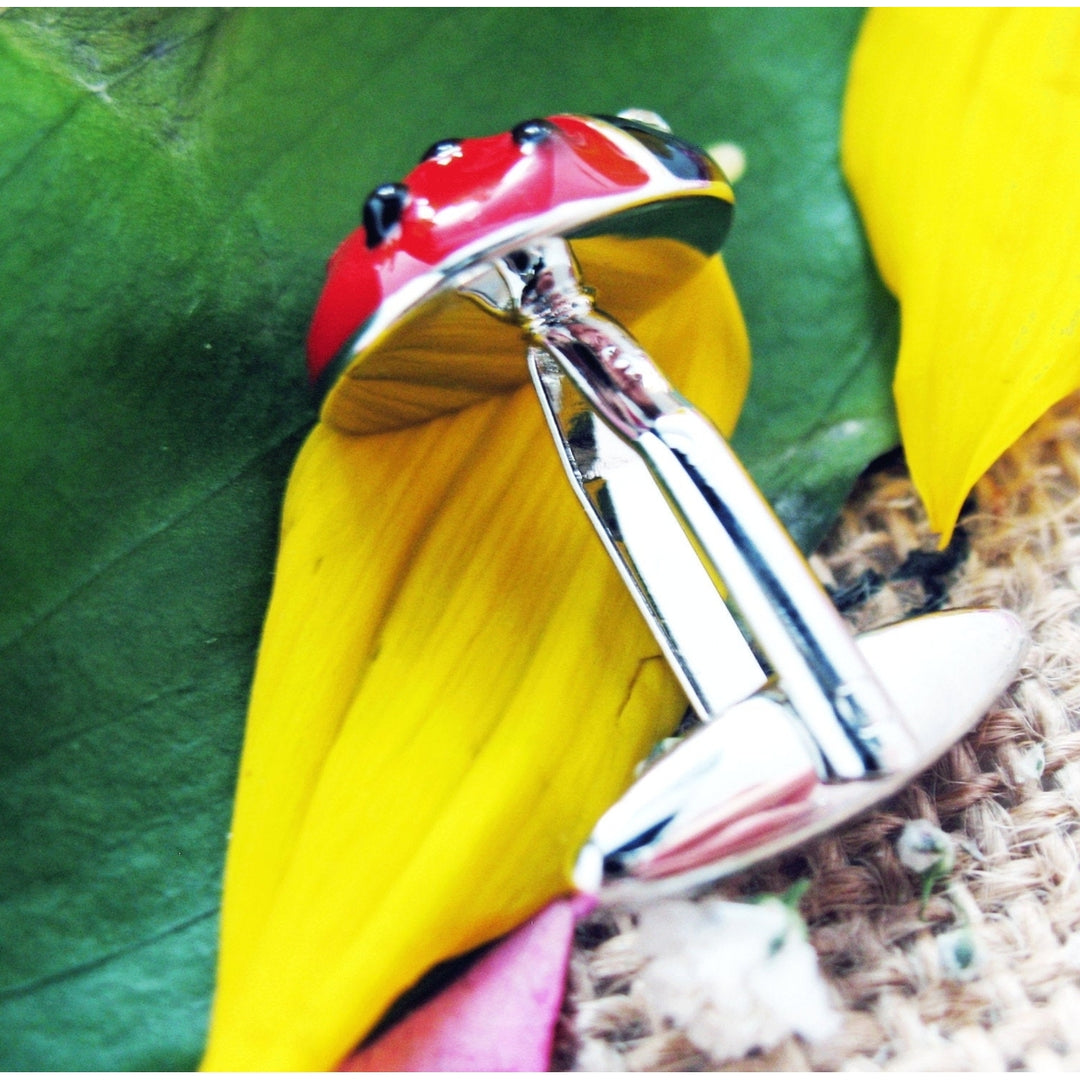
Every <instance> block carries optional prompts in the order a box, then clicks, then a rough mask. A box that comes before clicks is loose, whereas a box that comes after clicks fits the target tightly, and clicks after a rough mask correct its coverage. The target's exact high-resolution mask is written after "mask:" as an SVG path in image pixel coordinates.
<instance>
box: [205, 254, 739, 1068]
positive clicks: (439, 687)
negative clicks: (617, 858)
mask: <svg viewBox="0 0 1080 1080" xmlns="http://www.w3.org/2000/svg"><path fill="white" fill-rule="evenodd" d="M694 258H696V259H698V261H699V262H700V269H699V271H698V272H697V273H696V275H695V276H694V277H693V278H692V280H691V281H690V282H689V283H688V284H686V285H684V286H683V287H682V288H681V289H679V290H678V291H676V292H675V293H673V294H672V295H670V296H669V297H667V298H666V301H665V303H664V304H662V305H661V306H660V307H659V308H656V309H654V310H652V311H650V312H648V313H647V314H646V313H644V312H643V305H641V304H640V303H639V304H638V305H637V307H636V308H635V306H634V303H633V301H634V300H635V297H634V296H633V295H628V296H627V297H626V298H625V300H626V309H627V311H629V315H626V314H625V312H624V313H622V314H624V317H625V318H627V319H628V321H630V323H631V325H632V329H633V330H634V331H635V332H636V333H637V334H638V336H639V338H640V339H641V340H642V342H643V343H644V344H645V345H646V347H647V348H650V349H654V350H655V354H656V355H657V356H658V357H659V358H662V360H663V363H664V366H665V368H666V369H667V371H668V373H669V374H670V375H671V377H672V378H673V379H674V380H675V381H676V382H677V383H678V384H679V385H680V386H681V387H682V388H684V389H685V390H686V392H687V393H688V394H689V395H690V396H691V398H692V399H694V400H696V401H697V402H698V403H699V404H700V405H701V407H702V408H703V409H705V410H706V411H707V412H710V413H711V414H712V415H713V416H714V417H716V418H718V419H719V420H720V421H721V422H722V423H723V424H724V426H725V427H727V428H730V427H731V425H732V424H733V422H734V417H735V415H736V413H737V411H738V408H739V405H740V404H741V401H742V397H743V395H744V393H745V389H746V384H747V380H748V374H749V367H748V348H747V343H746V337H745V332H744V330H743V326H742V320H741V316H740V314H739V311H738V305H737V303H736V301H735V298H734V294H733V293H732V291H731V287H730V284H729V282H728V280H727V277H726V274H725V272H724V269H723V266H722V264H721V262H720V260H719V259H718V258H713V259H709V260H706V259H704V257H700V256H694ZM631 292H632V290H631ZM609 298H611V299H619V298H617V297H609ZM600 300H601V303H605V302H606V300H605V297H604V296H603V295H601V297H600ZM620 303H621V301H620ZM613 306H614V305H613ZM523 362H524V361H523ZM683 708H684V702H683V699H682V698H681V696H680V693H679V691H678V689H677V687H676V685H675V682H674V679H673V678H672V676H671V675H670V673H669V672H668V670H667V668H666V666H665V664H664V663H663V662H662V661H661V660H660V659H659V657H658V650H657V648H656V645H655V643H654V642H653V640H652V638H651V636H650V635H649V633H648V631H647V630H646V628H645V626H644V624H643V622H642V620H641V619H640V616H639V615H638V613H637V609H636V608H635V607H634V605H633V603H632V601H631V599H630V597H629V595H628V594H627V592H626V590H625V588H624V586H623V585H622V583H621V580H620V579H619V577H618V575H617V573H616V572H615V570H614V569H613V568H612V567H611V566H610V564H609V562H608V560H607V557H606V555H605V554H604V552H603V550H602V548H601V546H600V543H599V541H598V540H597V538H596V537H595V536H594V535H593V534H592V531H591V527H590V525H589V524H588V521H587V519H586V518H585V516H584V515H583V513H582V512H581V510H580V508H579V506H578V504H577V501H576V499H575V497H574V495H573V493H572V492H571V490H570V488H569V485H568V484H567V482H566V479H565V476H564V475H563V472H562V468H561V466H560V463H559V460H558V457H557V455H556V453H555V451H554V449H553V447H552V446H551V444H550V436H549V435H548V433H547V431H546V428H545V425H544V421H543V419H542V416H541V413H540V409H539V405H538V403H537V402H536V400H535V396H534V394H533V392H532V389H531V387H523V388H521V389H519V390H517V391H514V392H513V393H511V394H508V395H503V396H501V397H496V398H492V399H489V400H488V401H486V402H482V403H480V404H476V405H473V406H471V407H468V408H465V409H463V410H462V411H460V412H457V413H455V414H452V415H445V416H441V417H439V418H437V419H435V420H432V421H430V422H429V423H426V424H423V425H420V426H417V427H412V428H406V429H403V430H398V431H393V432H389V433H384V434H378V435H366V436H360V437H358V436H351V435H347V434H344V433H342V432H340V431H337V430H335V429H333V428H331V427H330V426H329V425H328V424H326V423H322V424H320V425H318V426H317V427H316V429H315V430H314V431H313V432H312V434H311V436H310V437H309V439H308V441H307V443H306V444H305V447H304V449H303V451H302V453H301V455H300V458H299V460H298V462H297V464H296V467H295V469H294V472H293V476H292V478H291V480H290V484H289V491H288V495H287V499H286V504H285V512H284V523H283V532H282V545H281V552H280V555H279V561H278V569H277V575H276V580H275V586H274V593H273V597H272V600H271V604H270V609H269V612H268V615H267V621H266V626H265V629H264V636H263V642H262V646H261V649H260V654H259V662H258V669H257V672H256V678H255V685H254V688H253V692H252V701H251V707H250V712H249V716H248V728H247V733H246V738H245V745H244V752H243V758H242V761H241V769H240V780H239V787H238V792H237V801H236V808H235V812H234V820H233V831H232V837H231V841H230V849H229V858H228V865H227V871H226V886H225V898H224V908H223V916H222V932H221V951H220V959H219V971H218V987H217V994H216V999H215V1006H214V1015H213V1019H212V1026H211V1036H210V1041H209V1045H208V1049H207V1053H206V1058H205V1060H204V1062H203V1067H204V1068H205V1069H215V1070H230V1069H257V1070H262V1069H325V1068H330V1067H333V1066H334V1065H335V1064H336V1063H337V1062H338V1061H340V1060H341V1059H342V1057H343V1056H344V1055H345V1054H346V1053H347V1052H348V1051H349V1050H350V1049H351V1048H352V1047H353V1046H354V1045H355V1044H356V1043H357V1042H358V1041H359V1039H361V1038H362V1037H363V1036H364V1035H365V1034H366V1032H367V1031H368V1030H370V1028H371V1027H372V1025H373V1024H374V1023H375V1022H376V1021H377V1020H378V1019H379V1017H380V1015H381V1014H382V1013H383V1012H384V1011H385V1009H386V1008H387V1006H388V1005H389V1004H390V1003H391V1002H392V1001H393V1000H394V999H395V997H397V996H398V995H399V994H400V993H401V992H402V991H403V990H405V989H406V988H408V987H409V986H410V985H411V984H412V983H414V982H415V981H416V979H417V978H418V977H420V976H421V975H422V974H423V973H424V972H425V971H426V970H428V969H429V968H430V967H431V966H432V965H433V964H435V963H437V962H439V961H440V960H443V959H445V958H447V957H449V956H453V955H455V954H458V953H461V952H463V951H466V950H468V949H470V948H472V947H474V946H476V945H479V944H481V943H483V942H484V941H487V940H490V939H491V938H493V937H495V936H498V935H500V934H502V933H504V932H506V931H508V930H510V929H511V928H512V927H513V926H515V925H516V924H517V923H519V922H521V921H522V920H523V919H524V918H526V917H527V916H528V915H530V914H531V913H532V912H534V911H536V910H537V909H538V908H540V907H541V906H542V905H543V904H544V903H546V902H547V901H548V900H549V899H550V898H552V897H553V896H555V895H558V894H559V893H561V892H565V891H566V890H567V889H568V888H569V887H570V871H571V868H572V865H573V861H574V858H575V856H576V853H577V850H578V848H579V847H580V845H581V843H582V842H583V840H584V839H585V837H586V836H587V834H588V832H589V831H590V829H591V827H592V825H593V824H594V823H595V821H596V819H597V818H598V817H599V815H600V813H601V812H602V811H603V810H604V809H605V808H606V806H607V805H608V804H609V803H611V802H612V801H613V800H614V798H615V797H616V796H617V795H618V793H619V792H620V791H621V790H622V789H623V788H624V787H625V785H626V784H627V783H628V781H629V779H630V776H631V772H632V769H633V766H634V764H635V763H636V761H638V760H639V759H640V758H641V757H643V756H644V754H645V753H646V752H647V751H648V749H649V747H650V746H651V745H652V743H653V742H654V741H655V740H656V739H657V738H659V737H661V736H663V735H664V734H665V733H667V732H668V731H670V730H671V728H672V727H673V726H674V724H675V723H677V721H678V719H679V716H680V715H681V712H682V710H683Z"/></svg>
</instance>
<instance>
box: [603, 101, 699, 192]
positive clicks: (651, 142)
mask: <svg viewBox="0 0 1080 1080" xmlns="http://www.w3.org/2000/svg"><path fill="white" fill-rule="evenodd" d="M597 119H599V120H605V121H606V122H607V123H609V124H614V125H615V126H616V127H617V128H620V129H621V130H622V131H625V132H626V134H627V135H630V136H632V137H633V138H635V139H637V141H638V142H639V143H641V145H642V146H644V147H645V149H646V150H648V151H649V153H651V154H652V155H653V157H655V158H656V159H657V160H658V161H659V162H660V163H661V164H662V165H663V166H664V168H666V169H667V171H668V172H669V173H671V174H672V176H677V177H678V178H679V179H680V180H711V179H713V178H714V177H715V176H716V175H717V174H718V173H719V169H718V168H717V167H716V166H715V165H713V163H712V162H711V161H710V160H709V158H707V157H706V156H705V154H704V153H703V152H702V151H701V150H699V149H698V148H697V147H696V146H694V145H693V144H692V143H688V142H683V140H682V139H677V138H676V137H675V136H674V135H672V134H670V133H669V132H666V131H661V130H660V128H656V127H652V126H651V125H650V124H642V123H640V122H639V121H637V120H628V119H627V118H626V117H625V116H600V117H597Z"/></svg>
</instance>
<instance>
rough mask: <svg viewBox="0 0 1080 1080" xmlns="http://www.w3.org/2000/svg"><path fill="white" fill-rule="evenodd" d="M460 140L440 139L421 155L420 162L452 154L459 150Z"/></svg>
mask: <svg viewBox="0 0 1080 1080" xmlns="http://www.w3.org/2000/svg"><path fill="white" fill-rule="evenodd" d="M460 148H461V140H460V139H440V140H439V141H438V142H437V143H432V144H431V145H430V146H429V147H428V148H427V149H426V150H425V151H424V153H423V154H422V155H421V157H420V160H421V161H430V160H431V159H432V158H437V157H442V156H443V155H444V154H453V153H454V152H455V151H457V150H460Z"/></svg>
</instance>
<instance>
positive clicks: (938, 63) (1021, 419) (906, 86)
mask: <svg viewBox="0 0 1080 1080" xmlns="http://www.w3.org/2000/svg"><path fill="white" fill-rule="evenodd" d="M843 162H844V169H845V173H846V175H847V177H848V180H849V183H850V184H851V187H852V189H853V191H854V193H855V196H856V199H857V201H858V204H859V208H860V210H861V212H862V215H863V219H864V221H865V223H866V227H867V232H868V235H869V239H870V244H871V247H872V248H873V251H874V255H875V257H876V259H877V261H878V265H879V267H880V269H881V273H882V276H883V277H884V279H885V281H886V283H887V284H888V285H889V287H890V288H891V289H892V290H893V291H894V292H895V293H896V294H897V296H898V297H899V300H900V307H901V340H900V356H899V360H898V365H897V372H896V383H895V392H896V401H897V408H898V411H899V417H900V428H901V434H902V437H903V441H904V446H905V449H906V452H907V458H908V463H909V465H910V468H911V473H912V478H913V480H914V482H915V485H916V487H917V488H918V490H919V492H920V494H921V495H922V498H923V500H924V502H925V504H926V507H927V511H928V514H929V517H930V523H931V525H932V527H933V528H934V529H935V530H936V531H938V532H940V533H941V534H942V544H943V545H944V544H945V543H947V542H948V539H949V536H950V535H951V533H952V529H953V526H954V525H955V522H956V518H957V516H958V514H959V511H960V507H961V505H962V503H963V501H964V498H965V497H966V496H967V493H968V492H969V491H970V489H971V487H972V486H973V485H974V483H975V481H976V480H977V479H978V478H979V477H980V476H981V475H982V474H983V473H984V472H985V471H986V469H987V468H988V467H989V466H990V465H991V464H992V463H993V461H994V460H995V459H996V458H997V457H998V456H999V455H1000V454H1001V453H1002V452H1003V451H1004V450H1005V449H1006V448H1007V447H1008V446H1009V445H1010V444H1011V443H1012V442H1014V441H1015V440H1016V439H1017V438H1018V437H1019V436H1020V435H1021V434H1022V433H1023V431H1024V430H1025V429H1026V428H1027V427H1028V426H1030V424H1031V423H1032V422H1033V421H1034V420H1036V419H1037V418H1038V417H1039V416H1040V415H1041V414H1042V413H1043V412H1044V411H1045V410H1046V409H1047V408H1049V407H1050V406H1051V405H1052V404H1053V403H1054V402H1056V401H1058V400H1060V399H1061V398H1063V397H1064V396H1065V395H1066V394H1068V393H1070V392H1071V391H1072V390H1073V389H1075V388H1076V387H1077V386H1080V254H1078V253H1080V200H1078V199H1077V194H1076V192H1077V179H1076V178H1077V175H1078V170H1080V11H1077V10H1075V9H1042V8H1020V9H1009V10H1006V9H974V8H962V9H951V10H950V9H939V8H930V9H914V10H913V9H899V8H897V9H882V10H875V11H873V12H872V13H871V14H870V15H869V16H868V17H867V20H866V23H865V26H864V27H863V30H862V33H861V35H860V38H859V41H858V44H857V47H856V50H855V56H854V60H853V63H852V68H851V76H850V81H849V85H848V90H847V98H846V102H845V109H844V129H843Z"/></svg>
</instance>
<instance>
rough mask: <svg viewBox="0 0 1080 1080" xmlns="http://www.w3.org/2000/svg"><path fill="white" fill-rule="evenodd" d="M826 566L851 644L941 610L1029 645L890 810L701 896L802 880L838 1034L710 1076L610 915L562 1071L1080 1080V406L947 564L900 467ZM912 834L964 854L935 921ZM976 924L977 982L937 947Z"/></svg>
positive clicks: (594, 925) (1001, 476)
mask: <svg viewBox="0 0 1080 1080" xmlns="http://www.w3.org/2000/svg"><path fill="white" fill-rule="evenodd" d="M813 564H814V567H815V569H816V570H817V571H818V573H819V574H820V575H821V577H822V578H823V580H824V581H825V582H826V583H827V585H828V586H829V587H830V589H831V590H833V592H834V596H835V597H836V599H837V601H838V603H839V604H840V606H841V608H842V609H843V610H844V611H845V613H846V615H847V616H848V618H849V619H850V621H851V623H852V624H853V625H854V626H855V627H857V628H858V629H860V630H862V629H869V628H871V627H875V626H880V625H884V624H886V623H889V622H893V621H896V620H897V619H900V618H903V617H905V616H907V615H910V614H913V613H917V612H919V611H922V610H932V609H934V608H937V607H945V608H951V607H966V606H983V605H985V606H994V607H1005V608H1009V609H1011V610H1012V611H1014V612H1016V613H1017V614H1018V615H1019V616H1020V618H1021V619H1022V620H1023V622H1024V623H1025V625H1026V626H1027V628H1028V629H1029V632H1030V634H1031V638H1032V645H1031V649H1030V651H1029V653H1028V655H1027V658H1026V662H1025V664H1024V668H1023V670H1022V672H1021V674H1020V677H1019V679H1018V680H1017V681H1016V683H1015V684H1014V685H1013V686H1012V687H1011V689H1010V690H1009V691H1008V692H1007V694H1006V695H1005V696H1004V697H1003V698H1002V699H1001V700H1000V702H999V703H998V704H997V706H996V707H995V708H994V709H993V710H992V711H991V713H990V714H989V715H988V716H987V717H986V718H985V719H984V720H983V721H982V723H981V724H979V726H978V728H977V729H976V730H975V731H974V732H973V733H972V734H971V735H969V736H968V737H967V738H966V739H965V740H964V741H963V742H962V743H961V744H959V745H958V746H956V747H955V748H954V749H953V750H952V751H951V752H950V753H949V754H948V755H947V757H946V758H945V759H943V760H942V761H941V762H939V763H938V765H936V766H935V767H934V768H933V769H932V770H930V771H929V772H927V773H925V774H924V775H923V776H922V777H920V778H919V780H918V781H917V782H916V783H915V784H913V785H912V786H911V787H909V788H908V789H906V790H905V791H904V792H902V793H901V794H900V795H898V796H897V797H895V798H894V799H892V800H891V801H890V802H889V803H887V804H885V805H884V806H882V807H880V808H879V809H877V810H876V811H873V812H871V813H870V814H869V815H867V816H865V817H863V818H862V819H861V820H858V821H855V822H853V823H852V824H850V825H849V826H847V827H846V828H844V829H843V830H841V831H840V832H838V833H837V834H835V835H831V836H829V837H827V838H825V839H823V840H820V841H818V842H816V843H815V844H813V845H812V846H810V847H808V848H807V849H806V850H804V851H801V852H799V853H797V854H795V855H793V856H790V857H786V858H784V859H781V860H777V861H774V862H773V863H771V864H769V865H765V866H762V867H759V868H758V869H756V870H754V871H752V872H749V873H747V874H745V875H743V876H741V877H740V878H738V879H735V880H730V881H728V882H725V883H723V884H722V885H720V886H717V887H714V888H712V889H711V890H709V895H712V896H721V897H725V898H728V899H740V898H743V897H748V896H753V895H758V894H761V893H780V892H783V891H784V890H785V889H787V888H788V887H789V886H791V885H792V884H793V883H794V882H796V881H798V880H799V879H800V878H808V879H809V881H810V887H809V889H808V891H807V892H806V894H805V895H804V897H803V899H802V901H801V912H802V915H803V917H804V918H805V919H806V921H807V924H808V926H809V929H810V940H811V943H812V944H813V946H814V948H815V950H816V952H817V954H818V957H819V961H820V967H821V971H822V974H823V976H824V978H825V980H826V982H827V983H828V984H829V987H830V994H831V995H832V998H833V1001H834V1003H835V1005H836V1007H837V1008H838V1010H839V1011H840V1013H841V1024H840V1026H839V1029H838V1031H837V1033H836V1034H835V1035H833V1036H832V1037H830V1038H828V1039H826V1040H823V1041H820V1042H818V1043H816V1044H807V1043H805V1042H803V1041H802V1040H801V1039H800V1038H798V1037H796V1036H791V1037H789V1038H788V1039H787V1040H786V1041H784V1042H783V1043H781V1044H780V1045H779V1046H777V1047H774V1048H772V1049H770V1050H766V1051H756V1052H755V1051H752V1052H751V1053H750V1054H749V1055H748V1056H746V1057H744V1058H740V1059H739V1060H734V1061H717V1060H714V1059H710V1057H709V1056H708V1054H707V1053H705V1052H704V1051H702V1050H701V1049H700V1048H699V1047H698V1046H695V1045H694V1043H693V1042H691V1041H690V1039H689V1038H688V1037H687V1035H686V1033H685V1032H683V1031H680V1030H679V1029H678V1028H677V1026H675V1025H673V1024H672V1023H671V1022H670V1020H669V1019H668V1018H667V1017H666V1016H665V1010H664V1002H663V1001H656V1000H650V998H649V996H648V994H647V992H646V990H645V988H644V986H643V984H642V981H641V980H640V979H638V978H637V977H636V976H637V972H638V971H639V969H640V966H641V963H642V958H641V955H640V953H639V951H638V948H637V941H636V937H637V932H636V930H635V923H636V916H635V913H634V912H632V911H631V912H624V913H619V914H612V913H609V912H604V911H600V912H598V913H596V914H595V915H594V916H592V917H591V918H590V919H589V920H587V921H586V922H584V923H583V924H582V925H581V926H580V927H579V929H578V934H577V943H576V946H575V950H574V955H573V959H572V964H571V971H570V985H569V993H568V997H567V1003H566V1006H565V1008H564V1014H563V1016H562V1018H561V1021H560V1032H559V1037H558V1040H557V1048H556V1062H555V1063H556V1067H559V1068H564V1069H576V1070H602V1069H603V1070H628V1071H641V1070H702V1069H707V1070H713V1069H723V1070H744V1071H746V1070H773V1071H776V1070H800V1071H806V1070H889V1071H893V1070H901V1071H902V1070H934V1071H937V1070H953V1069H963V1070H980V1071H981V1070H994V1071H1001V1070H1012V1069H1018V1068H1019V1069H1033V1070H1039V1069H1075V1068H1078V1067H1080V860H1078V856H1077V834H1078V821H1080V764H1078V761H1080V730H1078V728H1080V722H1078V718H1080V395H1077V396H1074V397H1072V398H1070V399H1069V400H1067V401H1066V402H1064V403H1062V404H1061V405H1060V406H1058V407H1057V408H1056V409H1054V410H1053V411H1052V412H1051V413H1050V414H1048V415H1047V416H1046V417H1044V418H1043V420H1042V421H1040V422H1039V423H1038V424H1037V425H1036V426H1035V427H1034V428H1033V429H1032V430H1031V431H1029V432H1028V434H1027V435H1026V436H1025V437H1024V439H1023V440H1022V441H1021V442H1020V443H1019V444H1018V445H1017V446H1015V447H1014V448H1013V449H1012V450H1011V451H1009V452H1008V453H1007V454H1006V455H1005V456H1004V457H1003V458H1002V459H1001V460H1000V461H999V462H998V463H997V465H995V467H994V468H993V470H992V471H991V472H990V474H989V475H988V476H987V477H985V478H984V479H983V481H981V482H980V484H979V485H978V487H977V488H976V491H975V493H974V495H973V498H972V499H971V500H969V503H968V505H967V507H966V508H965V513H964V515H963V517H962V523H961V530H960V532H959V535H958V539H957V541H956V542H955V543H954V544H953V545H951V547H950V549H949V550H948V551H947V552H945V553H938V552H936V550H935V545H934V538H933V537H932V536H931V535H930V534H929V533H928V531H927V529H926V524H925V519H924V515H923V513H922V509H921V506H920V504H919V501H918V499H917V498H916V496H915V494H914V491H913V489H912V486H911V483H910V480H909V479H908V476H907V474H906V472H905V470H904V466H903V463H902V461H900V460H899V459H898V458H894V459H892V460H890V461H887V462H885V463H882V464H880V465H879V466H878V467H876V468H875V469H873V470H871V471H870V472H869V473H868V475H867V476H865V477H864V478H863V479H862V480H861V481H860V483H859V485H858V487H857V489H856V491H855V492H854V494H853V496H852V498H851V499H850V500H849V503H848V505H847V507H846V509H845V511H844V513H843V516H842V519H841V520H840V521H839V523H838V524H837V526H836V528H835V529H834V530H833V532H832V533H831V535H830V536H829V538H828V539H827V541H826V542H825V543H824V545H823V546H822V548H821V550H820V551H819V552H818V554H817V555H815V557H814V559H813ZM912 677H913V678H918V673H917V672H912ZM919 818H923V819H928V820H929V821H931V822H933V823H935V824H937V825H939V826H940V827H941V828H942V829H943V830H944V831H945V832H946V833H947V834H949V836H950V837H952V839H953V840H954V841H955V842H956V845H957V850H956V864H955V867H954V869H953V871H952V872H951V874H950V875H949V876H948V879H947V881H945V882H942V883H939V884H938V886H937V887H936V888H935V891H934V894H933V895H932V897H931V899H930V900H929V902H928V903H927V904H926V905H925V906H923V905H922V904H921V903H920V899H919V887H920V882H919V879H918V877H917V875H915V874H914V873H913V872H912V871H911V870H909V869H907V868H906V867H905V866H904V865H903V864H902V863H901V861H900V859H899V857H898V855H897V851H896V840H897V838H898V836H899V834H900V832H901V830H902V828H903V826H904V824H905V822H907V821H909V820H913V819H919ZM963 924H966V925H968V926H969V927H970V931H971V934H972V936H973V938H974V940H975V942H976V944H977V950H978V966H977V975H976V976H975V977H971V978H967V979H961V978H958V977H957V975H956V973H955V972H953V971H950V970H949V969H948V968H947V965H946V964H944V963H943V960H942V957H941V952H940V949H939V947H938V945H939V942H938V938H939V936H940V935H943V934H944V933H946V932H948V931H950V930H951V929H952V928H954V927H956V926H958V925H963ZM716 962H717V963H718V964H722V963H723V957H722V956H718V957H716ZM717 1005H718V1007H719V1008H718V1015H719V1016H720V1017H721V1018H722V1016H723V1003H722V1002H721V1003H717ZM719 1022H722V1019H721V1020H720V1021H719Z"/></svg>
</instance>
